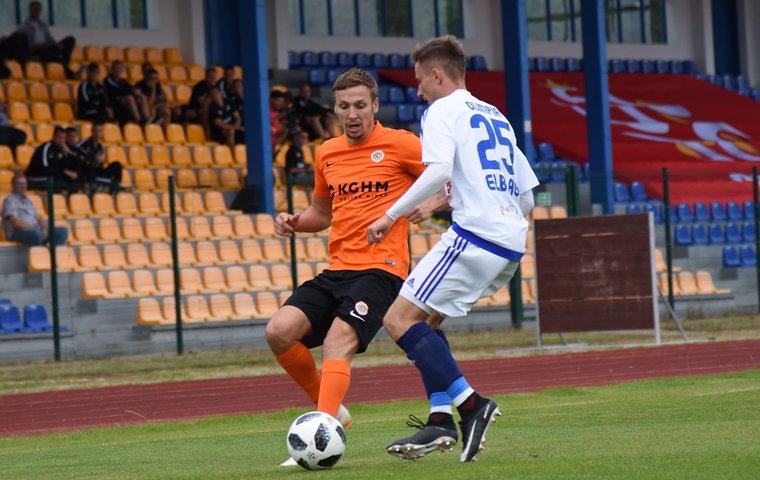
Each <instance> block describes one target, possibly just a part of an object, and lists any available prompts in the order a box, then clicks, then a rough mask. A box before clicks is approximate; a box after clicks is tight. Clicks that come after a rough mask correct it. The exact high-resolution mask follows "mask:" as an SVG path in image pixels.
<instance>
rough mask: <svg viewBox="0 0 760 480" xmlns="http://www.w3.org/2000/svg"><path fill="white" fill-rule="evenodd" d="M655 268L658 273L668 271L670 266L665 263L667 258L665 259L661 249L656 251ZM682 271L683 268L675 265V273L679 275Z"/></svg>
mask: <svg viewBox="0 0 760 480" xmlns="http://www.w3.org/2000/svg"><path fill="white" fill-rule="evenodd" d="M654 266H655V271H657V273H662V272H667V271H668V265H667V263H665V257H663V255H662V250H660V249H659V248H655V249H654ZM680 271H681V267H678V266H676V265H673V273H678V272H680Z"/></svg>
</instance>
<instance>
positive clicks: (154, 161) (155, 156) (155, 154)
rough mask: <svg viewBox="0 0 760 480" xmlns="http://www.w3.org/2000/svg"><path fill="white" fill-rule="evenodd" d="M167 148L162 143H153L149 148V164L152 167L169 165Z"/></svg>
mask: <svg viewBox="0 0 760 480" xmlns="http://www.w3.org/2000/svg"><path fill="white" fill-rule="evenodd" d="M170 163H171V162H170V161H169V149H168V148H166V147H165V146H163V145H153V146H152V147H151V148H150V164H151V165H152V166H154V167H165V166H167V165H169V164H170Z"/></svg>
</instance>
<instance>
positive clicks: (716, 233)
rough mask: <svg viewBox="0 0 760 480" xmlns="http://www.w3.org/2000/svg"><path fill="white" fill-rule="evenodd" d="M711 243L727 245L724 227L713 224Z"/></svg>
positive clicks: (711, 227)
mask: <svg viewBox="0 0 760 480" xmlns="http://www.w3.org/2000/svg"><path fill="white" fill-rule="evenodd" d="M709 234H710V243H712V244H714V245H722V244H724V243H726V232H724V231H723V226H722V225H720V224H717V223H711V224H710V229H709Z"/></svg>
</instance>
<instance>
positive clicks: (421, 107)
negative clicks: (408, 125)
mask: <svg viewBox="0 0 760 480" xmlns="http://www.w3.org/2000/svg"><path fill="white" fill-rule="evenodd" d="M427 108H428V106H427V105H425V104H417V105H415V107H414V119H415V120H417V121H418V122H419V121H420V120H422V116H423V115H425V110H427Z"/></svg>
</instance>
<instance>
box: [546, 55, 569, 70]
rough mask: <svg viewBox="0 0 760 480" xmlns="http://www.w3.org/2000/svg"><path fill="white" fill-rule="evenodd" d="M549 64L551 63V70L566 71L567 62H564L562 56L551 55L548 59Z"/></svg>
mask: <svg viewBox="0 0 760 480" xmlns="http://www.w3.org/2000/svg"><path fill="white" fill-rule="evenodd" d="M549 64H550V65H551V70H552V72H565V71H567V63H565V59H564V58H560V57H552V58H551V59H550V60H549Z"/></svg>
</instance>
